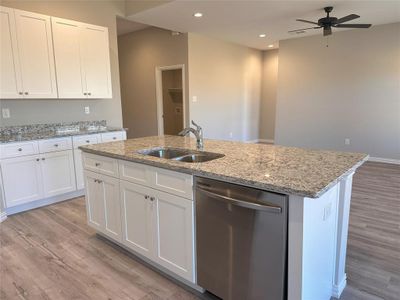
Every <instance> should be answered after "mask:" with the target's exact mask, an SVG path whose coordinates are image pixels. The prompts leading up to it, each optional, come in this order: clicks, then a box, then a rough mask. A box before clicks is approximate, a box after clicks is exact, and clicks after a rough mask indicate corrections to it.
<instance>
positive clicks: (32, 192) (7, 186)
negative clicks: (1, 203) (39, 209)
mask: <svg viewBox="0 0 400 300" xmlns="http://www.w3.org/2000/svg"><path fill="white" fill-rule="evenodd" d="M1 171H2V176H3V188H4V196H5V200H6V206H7V207H12V206H15V205H19V204H24V203H28V202H31V201H34V200H38V199H40V198H42V195H43V184H42V173H41V171H40V160H39V156H38V155H30V156H22V157H17V158H9V159H5V160H3V161H2V162H1Z"/></svg>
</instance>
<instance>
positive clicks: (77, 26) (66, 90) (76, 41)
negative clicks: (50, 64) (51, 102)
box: [51, 17, 86, 98]
mask: <svg viewBox="0 0 400 300" xmlns="http://www.w3.org/2000/svg"><path fill="white" fill-rule="evenodd" d="M51 23H52V31H53V43H54V55H55V65H56V74H57V89H58V97H59V98H86V84H85V82H84V77H83V70H82V59H81V47H80V40H81V37H80V36H81V31H82V30H81V23H78V22H74V21H70V20H65V19H60V18H54V17H52V18H51Z"/></svg>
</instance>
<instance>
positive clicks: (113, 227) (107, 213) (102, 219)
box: [85, 171, 121, 241]
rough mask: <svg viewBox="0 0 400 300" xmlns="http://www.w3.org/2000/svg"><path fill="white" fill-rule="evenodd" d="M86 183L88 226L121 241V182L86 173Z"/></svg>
mask: <svg viewBox="0 0 400 300" xmlns="http://www.w3.org/2000/svg"><path fill="white" fill-rule="evenodd" d="M85 182H86V206H87V208H86V211H87V218H88V224H89V225H90V226H92V227H94V228H95V229H96V230H98V231H100V232H102V233H104V234H105V235H107V236H109V237H111V238H113V239H114V240H116V241H121V203H120V200H119V180H118V179H117V178H113V177H110V176H106V175H101V174H97V173H94V172H90V171H85Z"/></svg>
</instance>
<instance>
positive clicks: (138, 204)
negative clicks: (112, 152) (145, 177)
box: [120, 181, 154, 258]
mask: <svg viewBox="0 0 400 300" xmlns="http://www.w3.org/2000/svg"><path fill="white" fill-rule="evenodd" d="M120 188H121V201H122V205H121V207H122V232H123V237H122V243H124V244H125V245H126V246H127V247H129V248H131V249H132V250H134V251H136V252H138V253H139V254H142V255H144V256H146V257H149V258H152V257H153V252H154V251H153V249H154V246H153V236H154V233H153V232H154V230H153V210H154V205H153V202H151V200H150V195H151V194H152V192H153V190H151V189H148V188H146V187H143V186H140V185H137V184H134V183H129V182H126V181H121V183H120Z"/></svg>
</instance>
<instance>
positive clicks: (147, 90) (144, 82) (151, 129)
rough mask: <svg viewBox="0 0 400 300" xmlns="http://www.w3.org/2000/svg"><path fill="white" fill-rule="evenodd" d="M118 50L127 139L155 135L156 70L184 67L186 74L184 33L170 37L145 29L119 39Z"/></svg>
mask: <svg viewBox="0 0 400 300" xmlns="http://www.w3.org/2000/svg"><path fill="white" fill-rule="evenodd" d="M118 49H119V63H120V77H121V91H122V111H123V120H124V127H127V128H129V131H128V137H129V138H134V137H142V136H150V135H157V134H158V130H157V100H156V80H155V70H156V67H157V66H171V65H176V64H185V67H186V74H187V65H188V61H187V60H188V58H187V57H188V40H187V34H182V35H178V36H172V35H171V31H169V30H163V29H159V28H154V27H151V28H146V29H143V30H140V31H135V32H133V33H130V34H126V35H122V36H119V37H118ZM186 82H187V80H186ZM186 90H187V89H186ZM186 98H187V97H186Z"/></svg>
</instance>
